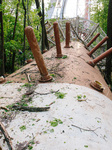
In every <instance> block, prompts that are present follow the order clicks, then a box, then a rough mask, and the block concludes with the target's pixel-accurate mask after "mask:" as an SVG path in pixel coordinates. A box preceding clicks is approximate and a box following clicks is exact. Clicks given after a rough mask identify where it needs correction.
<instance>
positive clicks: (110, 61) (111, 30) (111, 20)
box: [106, 0, 112, 84]
mask: <svg viewBox="0 0 112 150" xmlns="http://www.w3.org/2000/svg"><path fill="white" fill-rule="evenodd" d="M107 36H108V37H109V39H108V40H107V49H109V48H111V47H112V0H110V1H109V8H108V20H107ZM111 65H112V54H111V55H109V56H108V57H107V59H106V78H107V79H108V82H109V84H112V81H111Z"/></svg>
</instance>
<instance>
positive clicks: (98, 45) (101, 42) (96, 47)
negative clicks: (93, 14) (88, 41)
mask: <svg viewBox="0 0 112 150" xmlns="http://www.w3.org/2000/svg"><path fill="white" fill-rule="evenodd" d="M107 39H108V36H106V37H104V39H103V40H101V41H100V42H99V43H98V44H97V45H96V46H95V47H94V48H93V49H92V50H91V51H90V52H89V53H88V55H89V56H91V55H92V54H93V53H94V52H95V51H96V50H97V49H98V48H99V47H100V46H101V45H102V44H103V43H104V42H105V41H107Z"/></svg>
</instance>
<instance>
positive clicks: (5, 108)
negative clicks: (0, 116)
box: [0, 106, 9, 111]
mask: <svg viewBox="0 0 112 150" xmlns="http://www.w3.org/2000/svg"><path fill="white" fill-rule="evenodd" d="M0 109H4V110H7V111H9V109H8V108H7V107H3V106H1V107H0Z"/></svg>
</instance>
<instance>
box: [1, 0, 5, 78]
mask: <svg viewBox="0 0 112 150" xmlns="http://www.w3.org/2000/svg"><path fill="white" fill-rule="evenodd" d="M0 5H2V0H0ZM0 29H1V30H0V75H2V76H4V73H5V69H4V32H3V14H2V10H1V11H0Z"/></svg>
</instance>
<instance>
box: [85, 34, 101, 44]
mask: <svg viewBox="0 0 112 150" xmlns="http://www.w3.org/2000/svg"><path fill="white" fill-rule="evenodd" d="M99 35H100V33H97V34H96V35H95V37H94V38H93V39H92V40H91V41H90V42H89V43H88V44H87V45H86V46H87V47H89V46H90V45H91V44H92V43H93V42H94V41H95V40H96V39H97V37H99Z"/></svg>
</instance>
